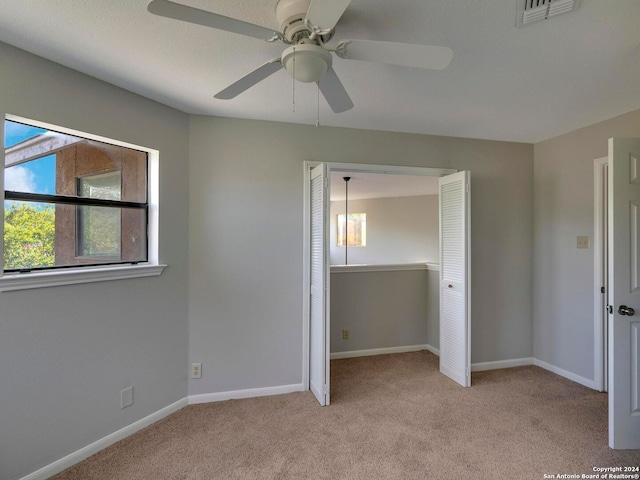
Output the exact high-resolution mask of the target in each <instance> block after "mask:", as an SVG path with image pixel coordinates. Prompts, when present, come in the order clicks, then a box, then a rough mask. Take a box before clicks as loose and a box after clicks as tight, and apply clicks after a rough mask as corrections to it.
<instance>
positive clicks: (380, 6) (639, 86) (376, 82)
mask: <svg viewBox="0 0 640 480" xmlns="http://www.w3.org/2000/svg"><path fill="white" fill-rule="evenodd" d="M179 1H180V2H182V3H184V4H187V5H190V6H194V7H197V8H201V9H207V10H210V11H213V12H215V13H219V14H222V15H227V16H231V17H234V18H238V19H241V20H244V21H247V22H251V23H255V24H258V25H262V26H265V27H269V28H274V29H277V28H278V25H277V22H276V19H275V13H274V10H275V5H276V3H277V0H179ZM314 1H322V0H314ZM516 1H517V0H455V1H454V0H394V1H389V0H353V1H352V3H351V5H350V6H349V8H348V9H347V11H346V13H345V14H344V16H343V17H342V19H341V21H340V22H339V23H338V25H337V27H336V34H335V37H334V41H335V40H341V39H348V38H352V39H368V40H383V41H396V42H404V43H419V44H427V45H441V46H448V47H451V48H452V49H453V51H454V57H453V61H452V62H451V64H450V65H449V67H448V68H447V69H445V70H441V71H433V70H420V69H413V68H408V67H395V66H388V65H382V64H374V63H369V62H361V61H348V60H342V59H340V58H337V57H335V56H334V68H335V70H336V72H337V74H338V75H339V77H340V78H341V80H342V82H343V84H344V86H345V88H346V89H347V91H348V92H349V94H350V96H351V98H352V100H353V103H354V104H355V107H354V108H353V109H352V110H349V111H347V112H345V113H341V114H334V113H333V112H332V111H331V110H330V109H329V107H328V106H327V105H326V103H325V102H324V99H323V98H320V123H321V124H322V125H331V126H341V127H354V128H364V129H374V130H387V131H403V132H413V133H428V134H435V135H447V136H456V137H471V138H485V139H498V140H510V141H519V142H537V141H541V140H543V139H547V138H550V137H552V136H555V135H559V134H561V133H565V132H568V131H571V130H574V129H576V128H580V127H582V126H586V125H590V124H592V123H595V122H598V121H601V120H604V119H607V118H611V117H614V116H616V115H619V114H622V113H625V112H628V111H631V110H635V109H637V108H640V27H639V26H640V1H638V0H582V1H581V2H580V6H579V8H578V9H577V10H576V11H574V12H571V13H567V14H563V15H559V16H557V17H554V18H552V19H549V20H546V21H543V22H540V23H537V24H532V25H529V26H526V27H522V28H516V27H515V16H516ZM520 1H523V0H520ZM146 5H147V0H109V1H105V0H83V1H81V0H29V1H15V0H0V11H1V12H2V13H1V14H0V41H3V42H6V43H9V44H11V45H15V46H17V47H19V48H22V49H24V50H27V51H29V52H32V53H35V54H37V55H40V56H43V57H45V58H48V59H51V60H53V61H55V62H58V63H60V64H63V65H66V66H68V67H71V68H74V69H76V70H79V71H81V72H84V73H87V74H89V75H92V76H94V77H97V78H100V79H103V80H105V81H107V82H110V83H113V84H115V85H118V86H120V87H123V88H126V89H128V90H131V91H133V92H136V93H139V94H141V95H144V96H147V97H149V98H152V99H154V100H157V101H159V102H162V103H165V104H167V105H170V106H173V107H175V108H178V109H180V110H182V111H184V112H188V113H194V114H206V115H216V116H223V117H238V118H251V119H262V120H275V121H283V122H292V123H303V124H315V122H316V115H317V91H316V87H315V85H314V84H296V88H295V92H296V99H295V112H293V111H292V110H293V109H292V79H291V77H289V76H288V75H287V73H286V72H285V71H280V72H278V73H276V74H274V75H273V76H271V77H270V78H268V79H266V80H265V81H263V82H261V83H260V84H258V85H257V86H255V87H253V88H252V89H250V90H248V91H247V92H245V93H243V94H241V95H240V96H238V97H237V98H236V99H233V100H215V99H214V98H213V95H214V94H215V93H217V92H218V91H220V90H222V89H223V88H225V87H227V86H228V85H229V84H230V83H232V82H234V81H235V80H237V79H238V78H240V77H242V76H243V75H245V74H246V73H248V72H250V71H252V70H253V69H255V68H257V67H258V66H259V65H261V64H262V63H264V62H266V61H267V60H269V59H271V58H273V57H277V56H279V55H280V53H281V51H282V50H283V49H284V47H283V45H282V44H269V43H266V42H263V41H261V40H256V39H253V38H249V37H243V36H240V35H236V34H233V33H228V32H221V31H216V30H213V29H210V28H206V27H201V26H197V25H192V24H187V23H183V22H178V21H175V20H171V19H166V18H161V17H157V16H154V15H151V14H149V13H148V12H147V10H146ZM332 43H333V42H332ZM17 113H19V112H17Z"/></svg>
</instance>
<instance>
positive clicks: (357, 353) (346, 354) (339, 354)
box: [331, 345, 429, 360]
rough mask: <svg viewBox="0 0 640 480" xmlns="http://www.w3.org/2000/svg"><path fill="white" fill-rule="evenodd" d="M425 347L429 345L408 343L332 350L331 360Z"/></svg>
mask: <svg viewBox="0 0 640 480" xmlns="http://www.w3.org/2000/svg"><path fill="white" fill-rule="evenodd" d="M427 347H429V345H408V346H405V347H388V348H371V349H368V350H352V351H350V352H334V353H332V354H331V360H340V359H342V358H356V357H370V356H372V355H386V354H388V353H407V352H419V351H420V350H429V348H427Z"/></svg>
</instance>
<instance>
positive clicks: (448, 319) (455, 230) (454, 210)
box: [439, 171, 471, 387]
mask: <svg viewBox="0 0 640 480" xmlns="http://www.w3.org/2000/svg"><path fill="white" fill-rule="evenodd" d="M439 180H440V372H442V373H443V374H445V375H447V376H448V377H450V378H451V379H452V380H455V381H456V382H458V383H459V384H460V385H462V386H463V387H469V386H471V342H470V337H471V321H470V320H471V250H470V247H471V202H470V197H471V193H470V181H471V179H470V175H469V172H467V171H463V172H458V173H454V174H452V175H447V176H445V177H440V179H439Z"/></svg>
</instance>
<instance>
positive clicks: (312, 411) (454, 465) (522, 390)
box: [53, 352, 640, 480]
mask: <svg viewBox="0 0 640 480" xmlns="http://www.w3.org/2000/svg"><path fill="white" fill-rule="evenodd" d="M331 369H332V370H331V371H332V375H331V387H332V393H331V402H332V404H331V406H329V407H326V408H322V407H320V406H319V405H318V404H317V402H316V400H315V398H314V397H313V395H312V394H311V393H310V392H301V393H293V394H288V395H278V396H273V397H262V398H255V399H244V400H230V401H226V402H218V403H211V404H203V405H192V406H189V407H186V408H183V409H182V410H180V411H178V412H176V413H174V414H173V415H171V416H169V417H167V418H165V419H163V420H161V421H160V422H158V423H156V424H154V425H152V426H150V427H148V428H146V429H144V430H142V431H140V432H138V433H137V434H135V435H132V436H131V437H129V438H126V439H125V440H123V441H121V442H118V443H117V444H115V445H113V446H111V447H109V448H108V449H105V450H103V451H102V452H100V453H98V454H96V455H94V456H92V457H90V458H89V459H87V460H85V461H84V462H82V463H80V464H78V465H76V466H74V467H72V468H70V469H68V470H66V471H65V472H63V473H61V474H59V475H57V476H55V477H53V478H54V479H55V480H79V479H82V480H116V479H118V480H119V479H122V480H143V479H144V480H151V479H172V480H173V479H175V480H177V479H181V480H210V479H225V480H226V479H252V480H253V479H279V480H280V479H282V480H284V479H296V480H300V479H345V480H360V479H363V480H364V479H367V480H369V479H425V478H434V479H456V480H460V479H474V480H475V479H491V480H496V479H542V478H544V474H548V475H557V474H578V475H582V474H593V473H594V472H593V467H614V466H635V465H640V450H611V449H609V448H608V446H607V395H606V394H602V393H598V392H595V391H593V390H590V389H588V388H586V387H583V386H581V385H578V384H576V383H573V382H571V381H569V380H566V379H564V378H562V377H559V376H557V375H554V374H552V373H550V372H547V371H545V370H542V369H540V368H538V367H519V368H511V369H504V370H494V371H489V372H478V373H474V374H473V377H472V382H473V386H472V387H471V388H467V389H465V388H462V387H459V386H458V385H457V384H455V383H454V382H453V381H451V380H449V379H448V378H446V377H444V376H443V375H441V374H440V373H439V372H438V358H437V357H436V356H434V355H433V354H431V353H428V352H415V353H403V354H393V355H381V356H376V357H363V358H353V359H345V360H334V361H332V362H331ZM547 478H549V477H547Z"/></svg>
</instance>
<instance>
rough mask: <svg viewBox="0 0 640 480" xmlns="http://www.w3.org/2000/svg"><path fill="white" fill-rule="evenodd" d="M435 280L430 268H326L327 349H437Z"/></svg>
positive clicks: (339, 350)
mask: <svg viewBox="0 0 640 480" xmlns="http://www.w3.org/2000/svg"><path fill="white" fill-rule="evenodd" d="M438 283H439V272H437V271H433V270H412V271H411V270H410V271H395V272H353V273H332V274H331V352H332V353H334V352H349V351H353V350H368V349H372V348H389V347H405V346H409V345H425V344H429V345H431V346H433V347H435V348H439V344H440V341H439V340H440V339H439V338H438V335H439V331H440V325H439V317H440V314H439V300H438ZM344 328H347V329H349V339H348V340H343V339H342V329H344Z"/></svg>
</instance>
